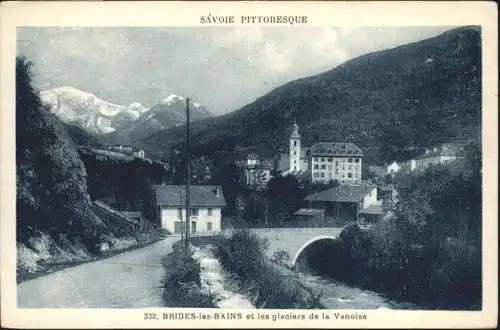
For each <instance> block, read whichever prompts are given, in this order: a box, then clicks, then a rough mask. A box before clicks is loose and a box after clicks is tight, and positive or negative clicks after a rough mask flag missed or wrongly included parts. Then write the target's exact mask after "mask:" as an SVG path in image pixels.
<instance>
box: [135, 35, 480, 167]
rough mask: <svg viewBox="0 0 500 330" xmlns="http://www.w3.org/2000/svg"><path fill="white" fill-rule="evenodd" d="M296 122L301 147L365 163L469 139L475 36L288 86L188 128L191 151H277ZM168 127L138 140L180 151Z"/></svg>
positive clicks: (409, 48)
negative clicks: (357, 156)
mask: <svg viewBox="0 0 500 330" xmlns="http://www.w3.org/2000/svg"><path fill="white" fill-rule="evenodd" d="M295 118H296V120H297V123H298V124H299V126H300V132H301V136H302V139H303V145H305V146H308V145H311V144H312V143H314V142H315V141H321V140H322V141H339V142H344V141H352V142H354V143H356V144H357V145H358V146H360V147H361V148H363V150H364V151H365V154H366V155H368V157H373V158H374V162H383V161H390V160H392V159H397V160H398V159H400V158H402V157H403V158H404V157H405V155H404V153H402V152H401V150H402V149H406V148H410V147H414V146H430V145H434V144H436V143H439V142H442V141H446V140H450V139H469V138H474V137H476V136H477V135H478V134H479V133H480V124H481V34H480V28H479V27H462V28H458V29H453V30H450V31H448V32H446V33H443V34H441V35H439V36H437V37H434V38H430V39H426V40H423V41H419V42H415V43H411V44H407V45H403V46H400V47H396V48H393V49H388V50H384V51H380V52H375V53H371V54H367V55H363V56H361V57H358V58H355V59H352V60H350V61H348V62H346V63H344V64H342V65H340V66H338V67H336V68H334V69H332V70H330V71H328V72H324V73H322V74H319V75H316V76H312V77H308V78H303V79H299V80H296V81H292V82H290V83H288V84H286V85H283V86H281V87H279V88H276V89H274V90H272V91H271V92H269V93H268V94H266V95H264V96H262V97H261V98H259V99H257V100H256V101H255V102H253V103H251V104H248V105H246V106H244V107H243V108H241V109H239V110H237V111H234V112H232V113H230V114H228V115H224V116H220V117H214V118H209V119H207V120H203V121H200V122H196V123H193V125H192V145H193V152H194V153H206V154H210V153H212V152H213V151H214V150H227V149H231V148H234V147H235V146H236V145H238V146H242V147H245V146H257V147H258V151H259V152H260V153H263V154H276V152H277V151H278V150H280V149H286V147H287V145H288V144H287V143H288V142H287V141H288V140H287V139H288V137H289V133H290V129H291V125H292V123H293V121H294V119H295ZM183 135H184V129H183V128H182V127H176V128H173V129H170V130H166V131H162V132H160V133H157V134H154V135H152V136H150V137H147V138H145V139H142V140H140V141H138V142H137V144H138V145H140V146H141V147H142V148H144V149H146V150H147V151H148V153H149V154H157V155H159V154H160V153H161V148H163V147H167V148H171V147H175V146H177V147H180V146H181V144H182V143H183V139H184V137H183Z"/></svg>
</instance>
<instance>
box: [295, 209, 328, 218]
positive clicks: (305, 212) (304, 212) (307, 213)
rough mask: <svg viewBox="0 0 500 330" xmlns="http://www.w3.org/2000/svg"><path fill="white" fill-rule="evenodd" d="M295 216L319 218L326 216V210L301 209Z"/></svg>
mask: <svg viewBox="0 0 500 330" xmlns="http://www.w3.org/2000/svg"><path fill="white" fill-rule="evenodd" d="M294 214H295V215H305V216H318V215H320V216H321V215H324V214H325V210H324V209H300V210H298V211H297V212H295V213H294Z"/></svg>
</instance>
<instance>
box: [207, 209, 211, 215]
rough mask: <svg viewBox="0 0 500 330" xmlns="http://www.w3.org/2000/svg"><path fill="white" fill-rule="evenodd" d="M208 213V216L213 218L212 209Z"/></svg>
mask: <svg viewBox="0 0 500 330" xmlns="http://www.w3.org/2000/svg"><path fill="white" fill-rule="evenodd" d="M207 212H208V216H211V215H212V209H210V208H209V209H207Z"/></svg>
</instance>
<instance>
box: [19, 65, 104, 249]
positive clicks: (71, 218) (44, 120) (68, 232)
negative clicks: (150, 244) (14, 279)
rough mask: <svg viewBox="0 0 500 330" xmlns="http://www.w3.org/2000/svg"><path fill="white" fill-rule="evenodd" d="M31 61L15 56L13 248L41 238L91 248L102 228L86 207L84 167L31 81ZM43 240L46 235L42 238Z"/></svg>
mask: <svg viewBox="0 0 500 330" xmlns="http://www.w3.org/2000/svg"><path fill="white" fill-rule="evenodd" d="M31 67H32V63H30V62H28V61H27V60H26V59H24V58H17V59H16V168H17V171H16V186H17V196H16V197H17V208H16V218H17V219H16V220H17V221H16V236H17V242H18V244H20V245H18V249H20V250H21V251H23V250H25V249H33V250H35V251H36V250H38V249H39V247H40V246H39V245H40V244H42V243H41V242H42V241H40V239H41V238H42V237H47V235H48V237H49V238H50V239H51V240H52V242H53V243H54V247H52V248H53V249H55V246H56V245H71V244H77V243H81V244H83V247H84V248H88V249H91V251H92V249H93V248H95V244H96V243H99V242H100V238H101V236H102V235H103V234H104V233H105V226H104V224H103V223H102V221H101V220H100V219H99V218H98V217H97V216H96V215H95V214H94V213H93V212H92V210H91V209H90V205H91V201H90V197H89V195H88V192H87V186H86V180H87V174H86V171H85V167H84V165H83V163H82V161H81V160H80V158H79V156H78V153H77V151H76V150H75V148H74V145H73V143H72V140H71V138H70V137H69V136H68V135H67V132H66V130H65V128H64V127H63V126H62V124H61V122H60V121H59V119H57V118H56V117H55V116H54V115H53V114H51V113H50V110H49V109H47V108H46V107H45V106H44V105H43V104H42V102H41V100H40V96H39V94H38V92H37V91H36V90H34V88H33V87H32V78H31ZM45 242H47V240H45Z"/></svg>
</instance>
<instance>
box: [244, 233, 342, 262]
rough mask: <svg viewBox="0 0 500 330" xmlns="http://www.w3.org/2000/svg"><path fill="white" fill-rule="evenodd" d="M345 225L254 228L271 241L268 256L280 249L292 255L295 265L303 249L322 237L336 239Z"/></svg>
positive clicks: (291, 260)
mask: <svg viewBox="0 0 500 330" xmlns="http://www.w3.org/2000/svg"><path fill="white" fill-rule="evenodd" d="M342 229H343V227H335V228H258V229H252V231H253V232H255V233H256V234H258V235H259V236H260V237H263V238H267V239H268V241H269V248H268V251H267V253H268V256H269V257H272V255H273V253H274V252H276V251H279V250H285V251H287V252H288V253H289V255H290V258H291V259H290V266H292V267H293V266H294V265H295V262H296V261H297V258H298V257H299V255H300V254H301V253H302V251H303V250H304V249H305V248H306V247H307V246H308V245H310V244H311V243H313V242H315V241H319V240H322V239H335V238H336V237H337V235H338V234H340V232H341V231H342Z"/></svg>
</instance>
